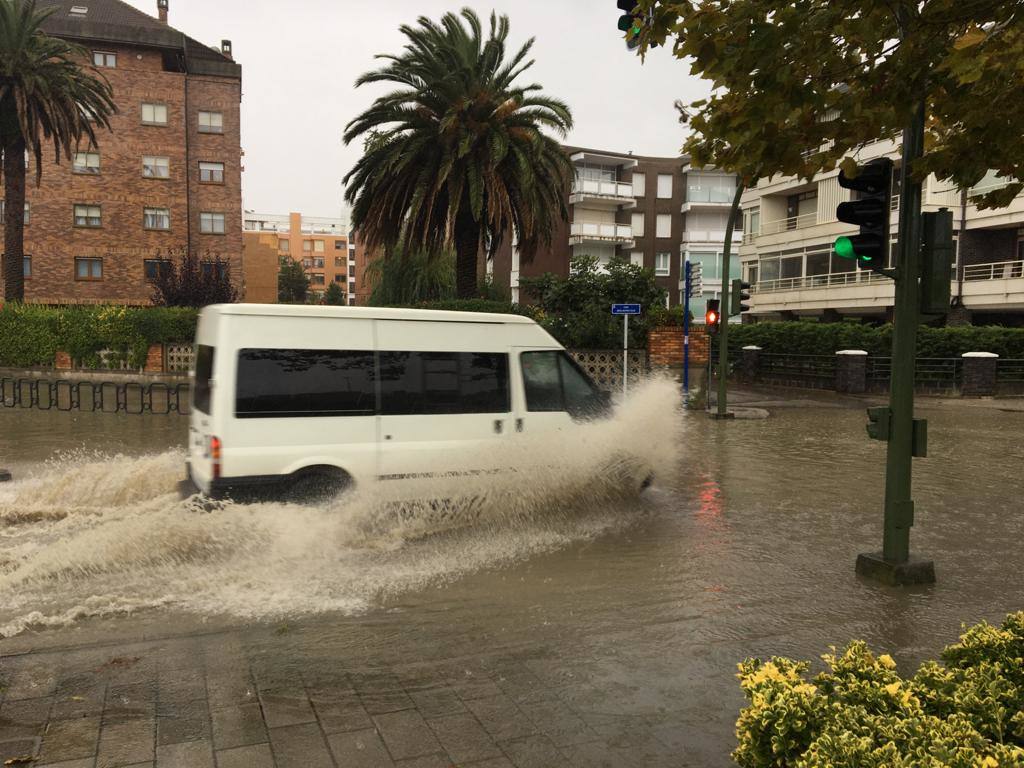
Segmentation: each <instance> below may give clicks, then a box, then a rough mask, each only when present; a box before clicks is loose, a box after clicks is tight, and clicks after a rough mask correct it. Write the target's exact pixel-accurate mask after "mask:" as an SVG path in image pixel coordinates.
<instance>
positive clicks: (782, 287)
mask: <svg viewBox="0 0 1024 768" xmlns="http://www.w3.org/2000/svg"><path fill="white" fill-rule="evenodd" d="M894 295H895V288H894V283H893V281H892V280H890V279H889V278H887V277H885V276H884V275H879V274H876V273H875V272H870V271H867V270H865V271H861V272H834V273H831V274H824V275H804V276H801V277H783V278H778V279H774V280H761V281H759V282H758V283H757V284H756V285H755V286H753V288H752V298H753V302H752V307H751V309H752V311H753V312H754V314H761V315H763V314H770V313H775V312H797V313H803V314H810V315H814V314H820V313H821V312H822V311H824V310H826V309H837V310H839V311H841V312H847V313H854V314H860V313H863V314H872V315H878V314H882V313H884V312H885V309H886V307H889V306H891V305H892V304H893V301H894V300H895V299H894Z"/></svg>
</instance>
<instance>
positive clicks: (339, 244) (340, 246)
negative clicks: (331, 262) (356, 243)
mask: <svg viewBox="0 0 1024 768" xmlns="http://www.w3.org/2000/svg"><path fill="white" fill-rule="evenodd" d="M334 250H336V251H344V250H345V241H344V240H335V241H334Z"/></svg>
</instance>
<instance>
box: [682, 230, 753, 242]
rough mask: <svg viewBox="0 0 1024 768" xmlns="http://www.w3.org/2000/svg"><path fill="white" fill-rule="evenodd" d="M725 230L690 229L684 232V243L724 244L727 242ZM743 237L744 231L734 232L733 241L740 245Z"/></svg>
mask: <svg viewBox="0 0 1024 768" xmlns="http://www.w3.org/2000/svg"><path fill="white" fill-rule="evenodd" d="M725 233H726V230H724V229H688V230H686V231H685V232H683V242H684V243H724V242H725ZM742 237H743V230H742V229H737V230H734V231H733V234H732V241H733V242H734V243H738V242H739V241H740V238H742Z"/></svg>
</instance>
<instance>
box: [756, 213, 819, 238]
mask: <svg viewBox="0 0 1024 768" xmlns="http://www.w3.org/2000/svg"><path fill="white" fill-rule="evenodd" d="M817 223H818V213H817V211H812V212H811V213H804V214H801V215H800V216H788V217H786V218H785V219H778V220H776V221H766V222H763V223H762V224H761V234H762V235H777V234H779V233H780V232H790V231H792V230H794V229H803V228H804V227H813V226H814V225H815V224H817Z"/></svg>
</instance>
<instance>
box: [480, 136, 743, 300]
mask: <svg viewBox="0 0 1024 768" xmlns="http://www.w3.org/2000/svg"><path fill="white" fill-rule="evenodd" d="M565 151H566V152H567V153H568V154H569V156H570V158H571V159H572V162H573V165H574V166H575V175H574V178H573V179H572V181H571V184H570V187H569V188H568V189H566V195H567V199H568V203H569V208H570V217H569V219H570V220H569V221H568V222H566V223H563V224H560V225H559V226H558V228H557V230H556V232H555V233H554V237H553V238H552V242H551V245H550V246H549V247H547V248H541V249H540V250H539V251H538V252H537V253H536V254H535V256H534V257H533V259H532V260H530V261H526V260H525V259H523V258H521V256H520V254H519V252H518V249H517V248H516V247H515V245H514V243H511V242H509V241H508V240H506V241H505V242H504V243H503V244H502V246H501V248H499V251H498V253H497V254H495V258H494V260H493V262H492V263H490V264H488V271H489V272H490V274H491V276H492V279H493V281H494V284H495V285H496V286H498V287H499V288H502V289H505V290H506V291H508V293H509V294H510V296H511V298H512V300H513V301H520V300H526V299H527V298H528V297H526V296H521V295H520V290H519V280H520V278H521V277H529V276H537V275H542V274H544V273H546V272H551V273H553V274H556V275H561V276H566V275H568V274H569V262H570V260H571V259H572V258H573V257H574V256H580V255H588V256H593V257H595V258H597V259H598V261H599V262H600V263H607V261H608V260H609V259H610V258H611V257H612V256H613V255H615V254H616V253H619V254H623V255H625V256H628V257H629V259H630V260H631V261H632V262H633V263H634V264H639V265H641V266H643V267H646V268H648V269H651V270H652V271H653V272H654V274H655V278H656V281H657V283H658V285H660V286H661V287H662V288H664V289H665V291H666V301H667V303H668V304H669V305H670V306H674V305H676V304H679V303H680V302H681V301H682V288H683V285H682V275H683V263H684V262H685V260H686V259H687V258H689V259H690V260H691V261H694V262H699V263H701V264H702V266H703V273H704V294H703V296H702V297H701V298H698V299H696V300H695V301H692V302H691V308H692V311H693V313H694V315H695V316H702V315H703V313H704V308H705V303H706V300H707V299H709V298H714V297H717V296H718V295H720V291H721V284H722V279H721V275H720V274H719V270H720V268H721V267H720V259H721V252H722V245H723V243H724V241H725V230H726V228H727V223H728V214H729V208H730V206H731V203H732V198H733V195H734V194H735V190H736V178H735V176H734V175H732V174H728V173H724V172H720V171H715V170H713V169H710V170H698V169H694V168H692V167H691V166H690V164H689V159H688V158H686V157H641V156H635V155H632V154H629V153H616V152H608V151H604V150H592V149H581V148H577V147H565ZM740 236H741V233H740V232H739V231H738V230H737V233H736V235H735V236H734V240H735V242H737V243H738V242H739V238H740ZM729 277H730V278H732V277H739V263H738V259H735V260H734V263H733V272H732V273H731V274H730V275H729Z"/></svg>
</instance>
